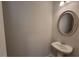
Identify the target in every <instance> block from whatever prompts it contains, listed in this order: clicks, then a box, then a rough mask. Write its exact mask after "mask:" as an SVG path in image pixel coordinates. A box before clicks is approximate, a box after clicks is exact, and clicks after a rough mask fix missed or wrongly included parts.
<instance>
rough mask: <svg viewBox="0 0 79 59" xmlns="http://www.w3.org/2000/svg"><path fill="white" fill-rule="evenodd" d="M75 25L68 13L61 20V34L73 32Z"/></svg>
mask: <svg viewBox="0 0 79 59" xmlns="http://www.w3.org/2000/svg"><path fill="white" fill-rule="evenodd" d="M73 23H74V19H73V16H72V15H71V14H69V13H66V14H64V15H63V16H62V17H61V18H60V22H59V29H60V30H61V32H64V33H69V32H71V31H72V28H73Z"/></svg>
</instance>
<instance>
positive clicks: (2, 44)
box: [0, 2, 7, 57]
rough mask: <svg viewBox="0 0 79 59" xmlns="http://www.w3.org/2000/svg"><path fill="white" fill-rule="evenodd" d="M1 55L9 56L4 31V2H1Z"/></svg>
mask: <svg viewBox="0 0 79 59" xmlns="http://www.w3.org/2000/svg"><path fill="white" fill-rule="evenodd" d="M0 56H1V57H3V56H7V53H6V44H5V33H4V22H3V12H2V2H0Z"/></svg>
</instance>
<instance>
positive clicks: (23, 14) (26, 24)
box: [3, 1, 53, 56]
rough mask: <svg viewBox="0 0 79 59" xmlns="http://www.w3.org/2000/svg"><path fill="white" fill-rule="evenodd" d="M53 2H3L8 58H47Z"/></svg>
mask: <svg viewBox="0 0 79 59" xmlns="http://www.w3.org/2000/svg"><path fill="white" fill-rule="evenodd" d="M52 3H53V2H43V1H42V2H40V1H39V2H3V10H4V22H5V32H6V41H7V53H8V56H47V55H48V54H49V51H50V41H51V37H52V35H51V34H52V20H53V16H52V14H53V4H52Z"/></svg>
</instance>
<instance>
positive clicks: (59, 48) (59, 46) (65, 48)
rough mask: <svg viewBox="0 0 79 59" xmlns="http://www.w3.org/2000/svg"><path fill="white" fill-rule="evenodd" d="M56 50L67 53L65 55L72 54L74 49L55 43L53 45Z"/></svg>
mask: <svg viewBox="0 0 79 59" xmlns="http://www.w3.org/2000/svg"><path fill="white" fill-rule="evenodd" d="M51 45H52V46H53V47H54V48H55V49H56V50H58V51H60V52H62V53H65V54H70V53H71V52H72V51H73V48H72V47H71V46H69V45H66V44H62V43H60V42H53V43H52V44H51Z"/></svg>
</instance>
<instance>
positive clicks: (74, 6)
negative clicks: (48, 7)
mask: <svg viewBox="0 0 79 59" xmlns="http://www.w3.org/2000/svg"><path fill="white" fill-rule="evenodd" d="M66 10H71V11H73V12H75V13H76V15H77V16H78V17H79V2H78V1H77V2H69V3H68V4H65V5H64V6H62V7H59V2H54V20H53V39H52V41H54V40H55V41H61V42H64V43H66V44H68V45H71V46H72V47H73V48H74V50H73V53H72V55H71V56H79V19H78V28H77V31H76V32H75V33H74V35H72V36H69V37H66V36H62V35H61V34H60V33H59V32H58V29H57V22H58V18H59V15H60V14H61V13H62V12H64V11H66Z"/></svg>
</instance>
